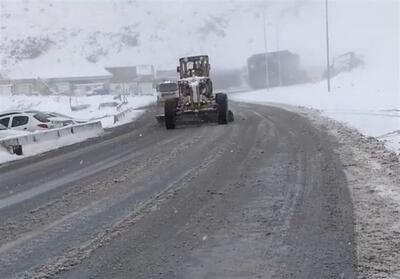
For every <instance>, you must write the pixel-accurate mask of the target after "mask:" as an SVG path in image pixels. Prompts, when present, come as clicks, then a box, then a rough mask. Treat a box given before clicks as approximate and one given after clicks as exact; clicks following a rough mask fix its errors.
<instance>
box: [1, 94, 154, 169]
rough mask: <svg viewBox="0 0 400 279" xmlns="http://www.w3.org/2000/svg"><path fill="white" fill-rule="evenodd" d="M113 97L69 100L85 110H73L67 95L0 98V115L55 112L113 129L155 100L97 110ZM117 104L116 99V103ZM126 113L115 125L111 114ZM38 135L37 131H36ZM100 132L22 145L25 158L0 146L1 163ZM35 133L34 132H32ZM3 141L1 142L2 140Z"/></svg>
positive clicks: (130, 99)
mask: <svg viewBox="0 0 400 279" xmlns="http://www.w3.org/2000/svg"><path fill="white" fill-rule="evenodd" d="M115 101H116V100H114V99H113V96H90V97H79V98H72V100H71V102H72V105H82V104H87V105H90V106H89V107H88V108H87V109H84V110H80V111H72V110H71V107H70V99H69V97H66V96H0V112H2V111H8V110H41V111H49V112H57V113H61V114H65V115H68V116H71V117H73V118H75V119H79V120H99V121H101V125H102V127H103V128H112V127H115V126H119V125H122V124H126V123H128V122H131V121H133V120H134V119H135V118H137V117H139V116H140V115H141V114H142V113H143V112H144V110H143V109H140V108H141V107H144V106H147V105H149V104H151V103H153V102H154V101H155V98H154V97H153V96H134V97H128V103H127V104H124V105H123V106H121V107H120V109H117V107H104V108H100V107H99V105H100V104H102V103H110V102H115ZM117 101H118V100H117ZM123 111H128V112H127V113H126V114H124V117H123V118H121V119H120V120H119V121H118V122H116V123H115V121H114V115H116V114H118V113H121V112H123ZM37 133H39V134H40V132H37ZM101 133H102V130H101V131H98V130H91V131H87V132H80V133H79V134H68V135H66V136H63V137H59V138H57V139H53V140H45V141H41V142H36V143H35V144H33V145H31V144H27V145H24V146H23V152H24V155H22V156H17V155H15V154H10V153H9V152H8V151H7V150H6V149H5V148H4V147H2V146H0V164H1V163H5V162H9V161H13V160H18V159H22V158H25V157H29V156H34V155H37V154H40V153H43V152H47V151H50V150H53V149H57V148H60V147H63V146H67V145H71V144H75V143H78V142H82V141H85V140H87V139H89V138H93V137H98V136H100V135H101ZM33 134H35V133H33ZM3 140H4V139H3Z"/></svg>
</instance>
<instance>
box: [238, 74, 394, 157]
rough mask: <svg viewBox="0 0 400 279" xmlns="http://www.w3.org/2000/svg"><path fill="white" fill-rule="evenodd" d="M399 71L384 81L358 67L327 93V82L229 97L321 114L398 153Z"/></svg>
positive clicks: (339, 79) (333, 82)
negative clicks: (378, 141) (292, 107)
mask: <svg viewBox="0 0 400 279" xmlns="http://www.w3.org/2000/svg"><path fill="white" fill-rule="evenodd" d="M397 73H398V70H397V71H396V70H395V71H393V72H391V73H388V75H385V76H384V78H376V77H377V75H375V72H374V71H370V70H367V69H366V68H364V67H363V68H359V69H357V70H355V71H353V72H349V73H344V74H341V75H339V76H337V77H335V78H334V79H333V80H332V91H331V92H330V93H328V92H327V89H326V81H322V82H318V83H315V84H302V85H294V86H289V87H277V88H272V89H269V90H268V91H267V90H266V89H263V90H257V91H251V92H245V93H239V94H232V95H231V98H232V99H233V100H236V101H241V102H249V103H258V104H262V103H283V104H289V105H295V106H304V107H308V108H314V109H318V110H321V111H322V114H323V115H325V116H328V117H331V118H333V119H335V120H338V121H341V122H344V123H346V124H348V125H350V126H351V127H354V128H356V129H358V130H359V131H360V132H362V133H363V134H365V135H367V136H372V137H376V138H379V139H382V140H384V141H385V142H386V145H387V147H389V148H390V149H391V150H393V151H396V152H397V153H399V152H400V133H396V131H399V130H400V95H399V87H398V76H396V74H397Z"/></svg>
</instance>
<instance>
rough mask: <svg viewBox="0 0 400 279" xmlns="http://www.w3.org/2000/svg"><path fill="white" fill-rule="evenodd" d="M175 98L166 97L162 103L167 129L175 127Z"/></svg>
mask: <svg viewBox="0 0 400 279" xmlns="http://www.w3.org/2000/svg"><path fill="white" fill-rule="evenodd" d="M176 106H177V99H167V100H166V101H165V104H164V115H165V119H164V120H165V127H166V128H167V130H170V129H175V126H176Z"/></svg>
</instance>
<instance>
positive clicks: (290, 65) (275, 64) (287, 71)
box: [247, 50, 303, 89]
mask: <svg viewBox="0 0 400 279" xmlns="http://www.w3.org/2000/svg"><path fill="white" fill-rule="evenodd" d="M266 57H267V59H268V60H266ZM266 61H268V63H266ZM299 62H300V58H299V56H298V55H297V54H293V53H291V52H290V51H287V50H283V51H274V52H268V53H267V55H265V53H260V54H254V55H252V56H251V57H249V58H248V59H247V70H248V82H249V85H250V86H251V87H252V88H254V89H260V88H266V87H267V86H268V87H276V86H285V85H291V84H295V83H300V82H301V81H302V80H303V73H302V71H301V70H300V68H299ZM266 64H268V81H269V82H268V85H267V72H266V68H267V66H266Z"/></svg>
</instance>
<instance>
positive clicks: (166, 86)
mask: <svg viewBox="0 0 400 279" xmlns="http://www.w3.org/2000/svg"><path fill="white" fill-rule="evenodd" d="M158 90H159V91H160V92H169V91H176V90H178V85H177V84H176V83H175V82H171V83H161V84H160V85H159V86H158Z"/></svg>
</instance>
